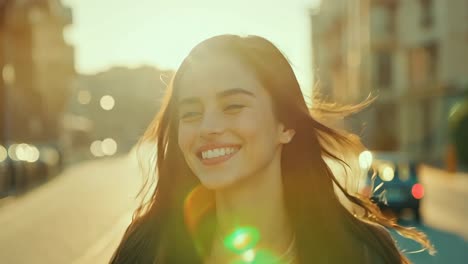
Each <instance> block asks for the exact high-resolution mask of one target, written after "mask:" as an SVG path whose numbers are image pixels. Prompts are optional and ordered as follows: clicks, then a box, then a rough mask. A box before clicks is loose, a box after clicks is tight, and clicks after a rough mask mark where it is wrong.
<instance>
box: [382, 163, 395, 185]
mask: <svg viewBox="0 0 468 264" xmlns="http://www.w3.org/2000/svg"><path fill="white" fill-rule="evenodd" d="M393 177H395V170H394V169H393V167H392V166H390V165H383V168H382V173H380V178H381V179H382V180H383V181H391V180H393Z"/></svg>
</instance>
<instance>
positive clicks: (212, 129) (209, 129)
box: [200, 111, 226, 138]
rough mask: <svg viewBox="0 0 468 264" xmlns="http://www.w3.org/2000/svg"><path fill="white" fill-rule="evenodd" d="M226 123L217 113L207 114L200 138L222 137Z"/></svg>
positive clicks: (201, 126)
mask: <svg viewBox="0 0 468 264" xmlns="http://www.w3.org/2000/svg"><path fill="white" fill-rule="evenodd" d="M225 129H226V128H225V123H224V120H223V117H222V114H221V113H218V112H217V111H210V112H205V113H204V115H203V120H202V123H201V125H200V136H201V137H203V138H210V137H213V136H216V135H220V134H222V133H223V132H224V130H225Z"/></svg>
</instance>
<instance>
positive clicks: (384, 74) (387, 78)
mask: <svg viewBox="0 0 468 264" xmlns="http://www.w3.org/2000/svg"><path fill="white" fill-rule="evenodd" d="M392 62H393V59H392V54H391V53H390V52H388V51H380V52H377V53H376V54H375V69H376V71H375V75H376V76H375V81H376V82H377V85H378V86H379V87H380V88H389V87H390V86H391V85H392V78H393V66H392Z"/></svg>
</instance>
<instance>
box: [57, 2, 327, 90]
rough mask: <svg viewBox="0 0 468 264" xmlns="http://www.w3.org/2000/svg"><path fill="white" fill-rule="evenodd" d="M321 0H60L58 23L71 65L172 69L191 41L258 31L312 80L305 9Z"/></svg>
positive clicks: (307, 82) (302, 78) (88, 69)
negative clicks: (65, 20)
mask: <svg viewBox="0 0 468 264" xmlns="http://www.w3.org/2000/svg"><path fill="white" fill-rule="evenodd" d="M319 1H320V0H288V1H286V0H250V1H249V0H233V1H225V0H198V1H194V0H185V1H183V0H165V1H163V0H138V1H134V0H133V1H132V0H98V1H96V0H62V2H63V3H64V4H65V5H66V6H69V7H71V8H72V13H73V24H72V25H71V26H69V27H67V28H66V29H65V31H64V33H65V34H64V35H65V40H66V41H67V42H68V43H70V44H72V45H73V46H74V47H75V55H76V57H75V67H76V70H77V71H78V72H79V73H83V74H92V73H96V72H100V71H104V70H106V69H108V68H110V67H112V66H116V65H119V66H128V67H137V66H140V65H143V64H145V65H152V66H157V67H159V68H162V69H177V67H178V66H179V65H180V63H181V62H182V60H183V59H184V57H185V56H186V55H187V54H188V53H189V51H190V49H191V48H192V47H194V46H195V45H196V44H197V43H199V42H201V41H202V40H204V39H206V38H209V37H211V36H214V35H219V34H227V33H229V34H239V35H249V34H253V35H260V36H262V37H265V38H267V39H269V40H270V41H272V42H273V43H274V44H276V45H277V46H278V47H279V48H280V49H281V51H283V53H284V54H285V55H286V56H287V57H288V59H289V60H290V61H291V63H292V64H293V69H294V71H295V73H296V75H297V78H298V80H299V82H300V84H301V86H302V88H303V92H305V93H306V94H309V93H310V91H311V87H312V85H311V84H312V70H311V62H312V58H311V30H310V18H309V15H308V14H309V9H310V8H313V7H316V6H317V4H318V2H319Z"/></svg>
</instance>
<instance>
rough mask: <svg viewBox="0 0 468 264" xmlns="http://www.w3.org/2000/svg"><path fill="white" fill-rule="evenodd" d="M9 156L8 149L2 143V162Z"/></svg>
mask: <svg viewBox="0 0 468 264" xmlns="http://www.w3.org/2000/svg"><path fill="white" fill-rule="evenodd" d="M7 157H8V151H7V150H6V148H5V147H4V146H2V145H0V162H3V161H5V160H6V159H7Z"/></svg>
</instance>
